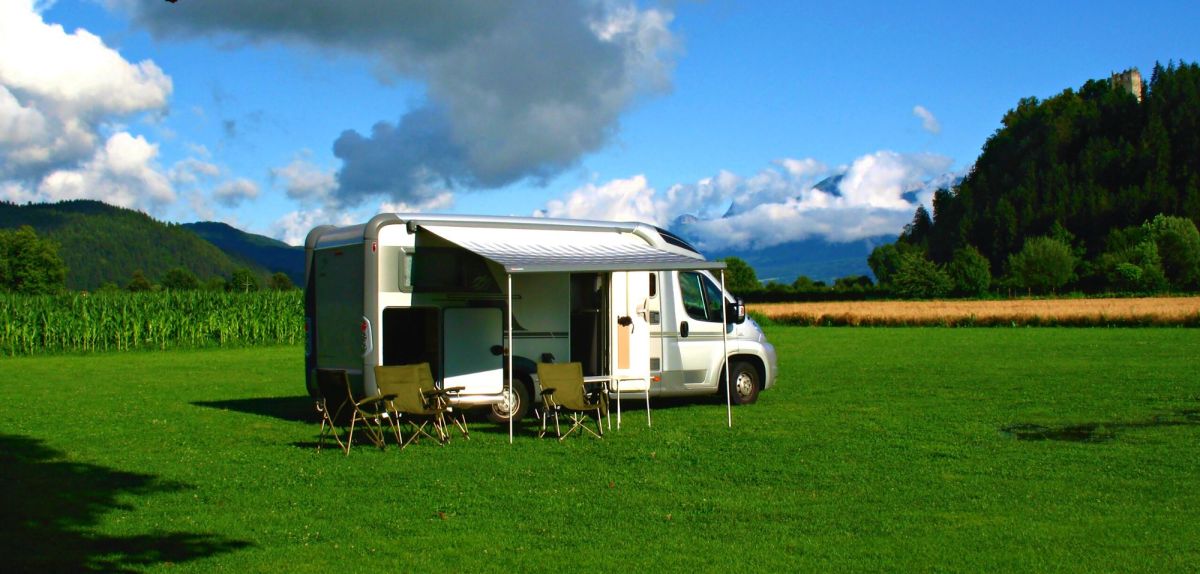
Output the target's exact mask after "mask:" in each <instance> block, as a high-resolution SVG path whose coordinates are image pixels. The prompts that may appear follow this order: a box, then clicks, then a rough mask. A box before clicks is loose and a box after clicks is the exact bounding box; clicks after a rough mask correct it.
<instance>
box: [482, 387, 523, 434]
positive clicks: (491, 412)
mask: <svg viewBox="0 0 1200 574" xmlns="http://www.w3.org/2000/svg"><path fill="white" fill-rule="evenodd" d="M513 391H515V392H513ZM505 398H506V400H505V401H504V402H502V403H500V404H495V405H492V408H490V409H488V415H487V417H488V420H490V421H492V422H494V423H498V424H508V417H509V413H515V415H516V418H515V419H513V422H519V421H520V420H521V419H523V418H525V415H527V414H529V407H530V405H531V404H532V401H531V400H530V395H529V384H528V383H526V382H525V381H524V380H522V379H513V388H512V391H510V392H509V393H508V395H507V396H506V397H505Z"/></svg>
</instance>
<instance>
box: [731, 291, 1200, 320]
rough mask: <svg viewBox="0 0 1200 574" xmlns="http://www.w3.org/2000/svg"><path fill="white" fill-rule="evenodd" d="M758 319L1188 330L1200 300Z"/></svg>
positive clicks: (804, 307)
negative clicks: (1131, 327) (1169, 328)
mask: <svg viewBox="0 0 1200 574" xmlns="http://www.w3.org/2000/svg"><path fill="white" fill-rule="evenodd" d="M749 308H750V311H751V312H753V313H755V314H756V316H758V317H765V318H767V319H768V320H770V321H774V322H777V323H781V324H786V325H795V326H877V327H896V326H907V327H912V326H951V327H954V326H981V327H982V326H1039V325H1040V326H1075V327H1105V326H1134V327H1150V326H1188V327H1200V297H1139V298H1112V299H1006V300H948V301H941V300H935V301H856V302H818V303H762V304H754V305H750V306H749Z"/></svg>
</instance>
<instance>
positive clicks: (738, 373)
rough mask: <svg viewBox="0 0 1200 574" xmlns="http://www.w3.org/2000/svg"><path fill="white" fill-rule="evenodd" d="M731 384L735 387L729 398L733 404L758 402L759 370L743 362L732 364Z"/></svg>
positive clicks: (730, 368)
mask: <svg viewBox="0 0 1200 574" xmlns="http://www.w3.org/2000/svg"><path fill="white" fill-rule="evenodd" d="M721 382H722V383H724V382H725V381H721ZM729 384H730V385H732V386H733V393H732V394H731V395H730V397H729V398H730V401H731V402H732V403H733V404H735V405H748V404H750V403H753V402H754V401H757V400H758V388H759V381H758V370H757V369H755V368H754V365H751V364H750V363H746V362H742V361H737V362H734V363H731V364H730V365H729Z"/></svg>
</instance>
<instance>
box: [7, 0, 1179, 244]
mask: <svg viewBox="0 0 1200 574" xmlns="http://www.w3.org/2000/svg"><path fill="white" fill-rule="evenodd" d="M369 6H373V7H375V12H370V11H369V10H370V9H369V8H368V7H369ZM1196 22H1200V4H1197V3H1182V2H1141V3H1136V4H1133V3H1120V2H1049V3H1047V2H1006V3H1003V4H1002V5H1001V4H1000V3H982V2H919V3H918V2H909V3H895V2H878V3H876V2H859V3H854V4H843V3H829V2H824V3H809V2H737V1H732V0H725V1H723V0H713V1H710V2H683V1H680V2H669V3H661V4H656V3H647V2H637V3H634V2H627V1H625V0H586V1H579V2H566V1H563V2H543V1H535V0H513V1H509V2H499V1H493V0H455V1H446V2H432V3H429V2H411V3H409V2H404V3H401V2H394V3H377V2H354V1H344V2H327V1H325V0H278V1H274V0H260V1H258V2H252V3H247V2H242V1H235V0H203V1H201V0H179V1H178V2H177V3H175V4H169V3H166V2H157V1H153V0H58V1H56V2H45V1H43V2H35V1H33V0H0V88H2V90H0V198H2V199H6V200H9V201H17V202H27V201H55V200H60V199H69V198H79V197H87V198H96V199H104V200H106V201H109V202H111V203H115V204H119V205H124V206H128V207H133V208H137V209H142V210H145V211H147V212H148V213H150V214H151V215H153V216H155V217H157V218H160V219H164V220H169V221H195V220H202V219H206V220H219V221H226V222H229V223H231V224H234V225H236V226H238V227H240V228H243V229H247V230H249V231H252V232H256V233H262V234H265V235H270V236H273V237H278V238H282V239H285V240H287V241H289V242H293V243H296V242H298V241H299V240H301V239H302V238H303V235H304V233H305V232H306V231H307V229H309V228H311V227H312V226H314V225H317V224H322V223H349V222H360V221H364V220H365V219H367V218H369V217H370V216H371V215H373V214H374V213H377V212H379V211H381V210H403V211H417V210H420V211H429V212H453V213H483V214H506V215H507V214H511V215H531V214H535V213H538V214H544V215H549V216H564V217H585V218H605V219H639V220H644V221H650V222H654V223H659V224H668V223H670V222H671V221H672V220H673V219H674V218H675V217H678V216H680V215H684V214H693V215H698V216H700V217H701V219H702V222H701V224H700V226H699V227H698V228H697V229H699V230H701V232H702V233H704V234H705V235H706V237H707V239H706V240H704V241H703V243H704V244H705V245H706V246H707V247H728V246H737V247H765V246H770V245H774V244H778V243H783V242H786V241H791V240H796V239H804V238H809V237H823V238H827V239H830V240H833V241H851V240H856V239H860V238H863V237H869V236H872V235H877V234H880V233H895V232H897V231H899V229H900V227H901V226H902V225H903V224H904V223H905V222H906V221H907V220H908V219H910V218H911V215H912V210H913V209H914V208H915V206H916V202H914V201H912V200H911V198H912V195H908V196H905V195H904V194H905V192H911V191H917V194H916V196H917V201H918V202H919V201H922V200H924V201H927V200H928V193H930V192H931V190H932V188H933V187H935V186H936V185H938V184H939V183H944V182H945V181H947V180H948V178H951V177H953V176H954V175H956V174H961V173H962V172H963V171H964V170H965V169H967V168H968V167H969V166H970V165H971V163H972V162H973V161H974V160H975V158H976V157H977V156H978V153H979V150H980V147H981V146H982V145H983V143H984V141H985V140H986V138H987V137H988V136H989V135H990V134H991V133H992V132H994V131H995V130H996V128H997V127H999V121H1000V118H1001V116H1002V115H1003V114H1004V112H1005V111H1006V110H1008V109H1010V108H1012V107H1013V106H1014V105H1015V104H1016V102H1017V100H1018V99H1019V98H1022V97H1027V96H1036V97H1043V98H1044V97H1048V96H1051V95H1054V94H1056V93H1058V92H1059V91H1061V90H1062V89H1064V88H1068V87H1078V86H1079V85H1081V84H1082V83H1083V82H1085V81H1087V80H1088V79H1092V78H1102V77H1106V76H1107V75H1108V74H1109V73H1111V72H1115V71H1121V70H1123V69H1125V68H1128V67H1135V66H1136V67H1138V68H1140V69H1141V70H1142V72H1143V73H1145V74H1146V75H1147V76H1148V75H1149V73H1150V69H1151V68H1152V66H1153V65H1154V62H1155V61H1161V62H1164V63H1165V62H1167V61H1168V60H1172V59H1174V60H1183V61H1188V62H1192V61H1196V60H1197V59H1200V40H1198V39H1197V38H1198V37H1200V35H1197V34H1196V33H1195V30H1194V25H1195V23H1196ZM59 27H61V28H59ZM381 122H382V123H381ZM377 125H378V126H379V127H378V128H377ZM838 173H845V174H846V175H847V177H846V178H845V179H843V180H842V183H841V184H840V186H839V189H838V193H827V192H824V191H821V190H814V189H813V188H812V186H813V184H815V183H817V182H818V181H820V180H821V179H823V178H825V177H827V176H829V175H834V174H838ZM731 205H732V206H733V207H732V209H731V207H730V206H731ZM722 215H725V217H722Z"/></svg>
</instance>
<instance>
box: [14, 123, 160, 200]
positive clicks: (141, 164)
mask: <svg viewBox="0 0 1200 574" xmlns="http://www.w3.org/2000/svg"><path fill="white" fill-rule="evenodd" d="M157 156H158V146H157V145H155V144H151V143H149V142H147V141H146V140H145V138H143V137H142V136H136V137H135V136H133V135H130V134H129V133H127V132H119V133H117V134H114V135H113V136H112V137H110V138H108V140H107V141H106V142H105V143H104V147H102V148H100V149H98V150H96V153H95V155H94V156H92V158H91V159H89V160H87V161H85V162H83V163H81V164H80V165H79V166H77V167H74V168H69V169H59V170H55V171H53V172H51V173H49V174H47V175H46V176H45V177H44V178H42V180H41V183H39V184H38V186H37V193H36V194H35V198H36V199H37V200H44V201H63V200H67V199H98V200H102V201H104V202H106V203H110V204H113V205H119V206H121V207H129V208H135V209H144V210H153V209H155V208H157V207H161V206H163V205H166V204H169V203H171V202H174V201H175V190H174V189H173V188H172V187H171V182H170V181H169V180H168V179H167V177H166V176H165V175H163V174H162V173H160V172H159V170H158V168H157V167H156V166H155V164H154V159H155V158H156V157H157Z"/></svg>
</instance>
